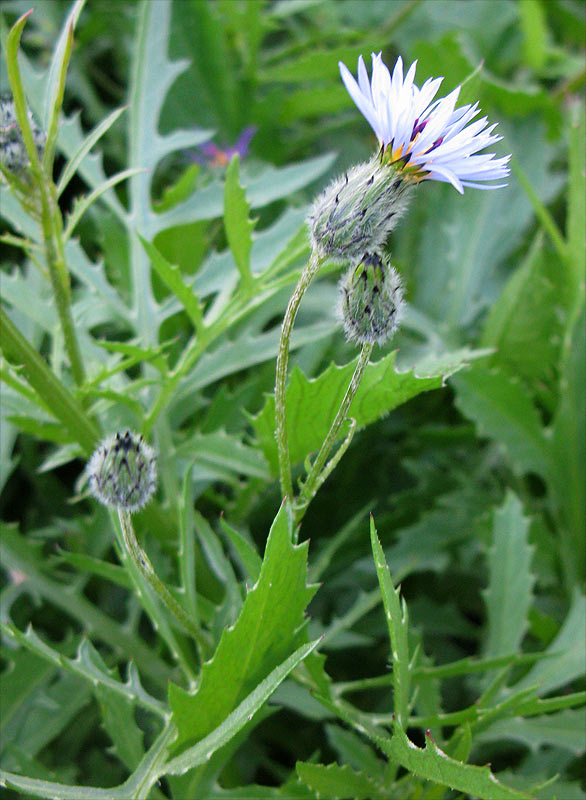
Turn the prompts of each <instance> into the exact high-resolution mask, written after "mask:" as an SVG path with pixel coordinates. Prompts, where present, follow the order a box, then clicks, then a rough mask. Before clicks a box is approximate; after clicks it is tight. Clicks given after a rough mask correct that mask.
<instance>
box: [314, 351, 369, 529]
mask: <svg viewBox="0 0 586 800" xmlns="http://www.w3.org/2000/svg"><path fill="white" fill-rule="evenodd" d="M373 347H374V344H372V342H368V343H367V344H363V345H362V350H361V351H360V356H359V357H358V362H357V364H356V367H355V369H354V374H353V375H352V378H351V380H350V383H349V384H348V388H347V389H346V394H345V395H344V398H343V400H342V402H341V403H340V408H339V409H338V413H337V414H336V416H335V418H334V421H333V422H332V425H331V427H330V429H329V431H328V434H327V436H326V438H325V439H324V441H323V444H322V446H321V448H320V450H319V453H318V454H317V457H316V459H315V461H314V462H313V466H312V467H311V470H310V471H309V475H308V476H307V480H306V481H305V484H304V485H303V489H302V492H301V493H302V495H303V497H304V499H305V503H304V504H303V505H302V506H300V507H299V511H300V512H301V515H303V513H304V511H305V508H306V507H307V505H309V503H310V502H311V500H312V499H313V497H314V496H315V494H316V492H317V490H318V489H319V487H320V486H321V484H322V483H323V481H324V480H325V478H327V476H328V475H329V474H330V472H331V470H332V469H333V467H334V466H335V465H336V464H337V463H338V461H339V458H338V454H337V453H336V455H335V456H334V458H333V459H332V462H334V463H333V464H332V467H331V469H330V468H329V465H328V466H326V461H327V458H328V456H329V454H330V451H331V449H332V447H333V446H334V444H335V443H336V441H337V439H338V434H339V432H340V428H341V427H342V425H343V424H344V422H345V421H346V419H347V414H348V410H349V408H350V406H351V405H352V401H353V400H354V396H355V395H356V392H357V390H358V387H359V386H360V382H361V380H362V377H363V376H364V371H365V370H366V367H367V366H368V362H369V360H370V355H371V353H372V348H373ZM354 428H355V425H354V426H353V427H352V428H351V429H350V433H349V435H348V437H347V440H346V442H344V445H343V447H344V449H346V448H347V447H348V445H349V444H350V440H351V438H352V434H353V433H354ZM324 467H325V470H324ZM322 473H325V475H323V480H322Z"/></svg>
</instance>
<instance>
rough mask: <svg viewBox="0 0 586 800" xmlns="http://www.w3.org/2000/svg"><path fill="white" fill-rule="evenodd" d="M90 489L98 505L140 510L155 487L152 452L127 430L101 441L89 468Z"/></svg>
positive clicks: (155, 467)
mask: <svg viewBox="0 0 586 800" xmlns="http://www.w3.org/2000/svg"><path fill="white" fill-rule="evenodd" d="M87 474H88V479H89V487H90V490H91V492H92V494H93V495H94V497H96V498H97V499H98V500H99V501H100V503H103V504H104V505H106V506H113V507H116V508H121V509H124V510H126V511H129V512H130V513H133V512H135V511H139V509H141V508H142V507H143V506H145V505H146V504H147V503H148V501H149V500H150V499H151V497H152V495H153V493H154V491H155V489H156V488H157V464H156V458H155V451H154V450H153V448H152V447H150V446H149V445H148V444H146V442H144V441H143V438H142V436H139V435H138V434H136V433H131V432H130V431H126V433H125V434H123V435H122V436H121V435H120V433H116V434H114V435H112V436H108V437H107V438H106V439H104V440H103V441H102V442H101V443H100V444H99V445H98V447H97V448H96V450H95V451H94V453H93V455H92V457H91V459H90V461H89V463H88V465H87Z"/></svg>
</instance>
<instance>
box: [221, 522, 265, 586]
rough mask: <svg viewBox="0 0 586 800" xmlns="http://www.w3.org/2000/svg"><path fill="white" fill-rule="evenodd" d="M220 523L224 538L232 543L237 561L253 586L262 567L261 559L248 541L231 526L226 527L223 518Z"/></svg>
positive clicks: (226, 524)
mask: <svg viewBox="0 0 586 800" xmlns="http://www.w3.org/2000/svg"><path fill="white" fill-rule="evenodd" d="M220 522H221V525H222V528H223V529H224V532H225V534H226V536H227V537H228V539H229V540H230V542H231V543H232V546H233V547H234V550H236V553H237V554H238V557H239V559H240V560H241V561H242V564H243V566H244V569H245V570H246V572H247V575H248V580H249V581H250V583H251V584H252V585H254V584H255V583H256V581H257V580H258V576H259V574H260V570H261V567H262V559H261V557H260V556H259V554H258V553H257V551H256V548H255V547H254V545H252V544H251V543H250V542H249V541H248V539H246V538H245V537H244V536H243V535H242V534H241V533H239V532H238V531H237V530H236V529H235V528H233V527H232V526H231V525H228V523H227V522H226V520H225V519H224V517H222V519H221V520H220Z"/></svg>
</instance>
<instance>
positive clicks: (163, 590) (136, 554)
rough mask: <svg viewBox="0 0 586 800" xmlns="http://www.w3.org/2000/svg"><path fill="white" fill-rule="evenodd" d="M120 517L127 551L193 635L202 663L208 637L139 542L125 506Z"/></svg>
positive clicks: (173, 612) (168, 609) (166, 605)
mask: <svg viewBox="0 0 586 800" xmlns="http://www.w3.org/2000/svg"><path fill="white" fill-rule="evenodd" d="M118 519H119V521H120V528H121V530H122V538H123V541H124V546H125V549H126V553H127V554H128V556H129V557H130V559H131V560H132V563H133V564H134V566H135V567H136V568H137V570H138V571H139V572H140V574H141V575H142V577H143V578H144V579H145V581H146V582H147V583H148V585H149V586H150V587H151V589H152V590H153V591H154V592H155V594H156V595H157V597H158V598H159V600H160V601H161V603H162V604H163V605H164V606H165V608H166V609H167V611H169V613H170V614H171V615H172V616H173V617H175V619H176V621H177V622H178V623H179V625H180V626H181V628H182V629H183V630H184V631H185V632H186V633H188V634H189V635H190V636H192V637H193V640H194V642H195V645H196V647H197V651H198V656H199V659H200V663H203V660H204V655H205V654H207V653H208V651H209V643H208V641H207V639H206V637H205V636H204V635H203V632H202V631H201V630H200V629H199V628H198V626H197V625H196V624H195V623H194V621H193V620H192V619H191V618H190V617H189V615H188V614H187V612H186V611H185V610H184V609H183V607H182V606H181V604H180V603H179V602H178V601H177V600H176V599H175V598H174V597H173V595H172V594H171V592H170V591H169V589H168V588H167V587H166V586H165V584H164V583H163V581H162V580H161V579H160V578H159V576H158V575H157V573H156V572H155V570H154V568H153V565H152V564H151V561H150V559H149V557H148V556H147V554H146V553H145V551H144V550H143V549H142V547H141V546H140V545H139V543H138V540H137V538H136V534H135V533H134V527H133V525H132V519H131V516H130V512H129V511H127V510H126V509H124V508H118Z"/></svg>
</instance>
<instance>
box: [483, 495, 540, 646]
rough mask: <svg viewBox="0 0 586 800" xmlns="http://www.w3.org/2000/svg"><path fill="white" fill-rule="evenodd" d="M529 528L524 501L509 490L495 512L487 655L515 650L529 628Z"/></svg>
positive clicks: (488, 601)
mask: <svg viewBox="0 0 586 800" xmlns="http://www.w3.org/2000/svg"><path fill="white" fill-rule="evenodd" d="M528 529H529V520H528V519H527V518H526V517H524V516H523V507H522V505H521V502H520V501H519V499H518V498H517V497H516V495H515V494H513V492H511V491H509V492H508V493H507V496H506V498H505V501H504V503H503V505H502V506H501V507H500V508H499V509H497V511H496V512H495V515H494V524H493V545H492V548H491V550H490V553H489V559H488V563H489V583H488V588H487V590H486V591H485V593H484V602H485V603H486V609H487V615H488V638H487V642H486V646H485V649H484V655H485V657H486V658H492V657H496V656H502V655H505V654H506V653H514V652H515V651H516V650H517V649H518V648H519V645H520V644H521V640H522V638H523V636H524V634H525V631H526V628H527V614H528V612H529V608H530V606H531V601H532V597H533V592H532V589H533V583H534V578H533V575H532V574H531V559H532V556H533V548H532V547H531V546H530V545H529V542H528Z"/></svg>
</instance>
